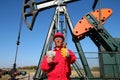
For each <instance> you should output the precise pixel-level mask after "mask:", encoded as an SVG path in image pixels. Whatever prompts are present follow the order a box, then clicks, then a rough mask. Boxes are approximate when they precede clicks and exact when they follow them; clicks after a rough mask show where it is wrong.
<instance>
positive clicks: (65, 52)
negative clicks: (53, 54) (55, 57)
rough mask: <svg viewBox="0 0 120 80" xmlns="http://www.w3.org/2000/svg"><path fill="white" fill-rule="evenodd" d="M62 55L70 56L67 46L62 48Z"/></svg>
mask: <svg viewBox="0 0 120 80" xmlns="http://www.w3.org/2000/svg"><path fill="white" fill-rule="evenodd" d="M61 55H62V56H63V57H68V55H69V53H68V50H67V48H62V49H61Z"/></svg>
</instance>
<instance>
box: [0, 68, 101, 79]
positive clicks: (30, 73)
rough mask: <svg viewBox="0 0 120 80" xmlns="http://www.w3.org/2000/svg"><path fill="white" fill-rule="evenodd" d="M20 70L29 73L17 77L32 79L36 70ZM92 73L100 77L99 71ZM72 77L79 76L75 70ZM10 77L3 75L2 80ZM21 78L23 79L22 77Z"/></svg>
mask: <svg viewBox="0 0 120 80" xmlns="http://www.w3.org/2000/svg"><path fill="white" fill-rule="evenodd" d="M19 71H26V72H27V74H26V76H21V75H20V76H17V78H19V80H32V77H33V76H34V74H35V70H34V69H33V70H32V69H31V70H30V69H29V70H27V69H19ZM81 72H82V74H84V71H83V70H81ZM92 74H93V75H94V77H99V71H92ZM71 77H78V75H77V73H76V71H75V70H72V74H71ZM9 78H10V76H9V75H3V76H2V78H0V80H8V79H9ZM20 78H21V79H20Z"/></svg>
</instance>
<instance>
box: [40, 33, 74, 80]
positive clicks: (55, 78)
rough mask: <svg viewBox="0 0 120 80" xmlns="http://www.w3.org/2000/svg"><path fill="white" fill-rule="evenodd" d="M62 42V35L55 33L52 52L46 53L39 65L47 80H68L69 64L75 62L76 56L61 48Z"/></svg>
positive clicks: (69, 73) (63, 47) (63, 38)
mask: <svg viewBox="0 0 120 80" xmlns="http://www.w3.org/2000/svg"><path fill="white" fill-rule="evenodd" d="M64 40H65V37H64V35H63V34H62V33H60V32H57V33H56V34H55V35H54V36H53V41H54V43H55V47H54V50H51V51H48V52H47V53H46V56H45V57H44V58H43V60H42V62H41V64H40V69H41V70H42V71H44V72H46V73H47V78H48V79H47V80H70V75H71V68H70V64H73V63H74V62H75V61H76V56H75V54H74V53H73V52H72V51H71V50H69V49H67V48H66V47H65V46H63V45H64Z"/></svg>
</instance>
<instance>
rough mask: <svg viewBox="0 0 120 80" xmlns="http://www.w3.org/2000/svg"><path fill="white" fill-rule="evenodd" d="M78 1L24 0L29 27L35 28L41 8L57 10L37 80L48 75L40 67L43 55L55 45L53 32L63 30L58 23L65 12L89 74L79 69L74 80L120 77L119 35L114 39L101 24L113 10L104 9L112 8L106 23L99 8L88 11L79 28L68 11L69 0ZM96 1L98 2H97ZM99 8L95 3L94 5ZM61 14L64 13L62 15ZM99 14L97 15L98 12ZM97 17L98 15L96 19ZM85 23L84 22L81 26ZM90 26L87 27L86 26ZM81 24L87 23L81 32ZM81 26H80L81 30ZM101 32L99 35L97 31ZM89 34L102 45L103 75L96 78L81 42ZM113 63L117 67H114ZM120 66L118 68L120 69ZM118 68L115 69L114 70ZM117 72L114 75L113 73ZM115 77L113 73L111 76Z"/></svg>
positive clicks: (35, 76) (25, 18)
mask: <svg viewBox="0 0 120 80" xmlns="http://www.w3.org/2000/svg"><path fill="white" fill-rule="evenodd" d="M75 1H79V0H47V1H42V2H38V3H36V2H35V1H34V0H24V4H23V18H24V21H25V23H26V25H27V27H28V28H29V29H30V30H32V29H33V25H34V22H35V18H36V16H37V14H38V12H39V11H43V10H46V9H49V8H52V7H55V8H56V9H55V13H54V16H53V20H52V22H51V25H50V27H49V31H48V34H47V36H46V40H45V43H44V46H43V49H42V52H41V56H40V60H39V63H38V68H37V70H36V73H35V75H34V77H33V79H34V80H43V79H44V72H42V71H41V70H40V69H39V65H40V63H41V60H42V59H43V57H44V56H45V54H46V51H48V50H50V49H51V46H52V43H53V41H52V36H53V35H54V34H55V32H57V30H59V25H58V26H56V23H59V16H64V17H65V19H66V21H67V24H68V27H69V30H70V32H71V35H72V38H73V42H74V44H75V46H76V49H77V51H78V55H79V58H80V59H81V62H82V65H83V68H84V71H85V76H86V77H85V76H84V77H83V75H82V74H81V71H79V70H78V72H77V73H78V75H79V74H80V76H79V78H78V79H77V78H75V79H74V80H80V79H84V80H88V79H90V80H96V79H97V80H98V79H99V80H105V79H112V80H113V79H119V77H120V75H119V74H120V72H119V71H120V70H119V68H120V67H119V65H120V63H119V58H116V57H117V56H118V57H120V55H119V51H120V45H119V43H118V41H116V40H115V39H113V38H112V37H111V36H110V34H109V33H108V32H107V31H106V30H105V29H104V28H103V27H101V26H102V25H103V24H104V21H105V20H106V19H107V18H108V17H109V16H110V15H111V10H110V9H109V10H108V9H105V10H102V11H103V12H102V13H103V14H104V11H108V12H107V13H108V14H107V16H104V17H103V19H102V21H103V22H102V25H101V24H100V23H99V19H100V17H99V16H98V12H99V10H96V11H95V12H96V13H95V12H91V13H88V14H87V15H85V16H84V17H83V19H82V21H83V25H84V26H83V25H82V24H81V21H79V22H78V23H77V25H76V26H75V29H73V25H72V22H71V19H70V16H69V14H68V11H67V9H66V5H67V3H71V2H75ZM95 5H96V3H95ZM94 8H95V6H94ZM27 9H29V11H27ZM58 14H60V15H58ZM96 14H97V16H96ZM29 17H31V22H28V20H27V19H28V18H29ZM96 17H97V19H96ZM81 25H82V26H81ZM86 26H87V27H86ZM81 27H83V28H82V29H83V31H82V32H81ZM77 29H78V30H77ZM96 34H97V35H96ZM85 36H90V38H91V39H92V40H93V42H94V43H95V44H96V45H97V47H98V49H99V58H100V67H102V68H101V69H102V70H101V77H99V78H94V77H93V75H92V73H91V71H90V68H89V65H88V62H87V60H86V57H85V55H84V52H83V50H82V47H81V44H80V43H79V40H81V39H83V38H84V37H85ZM104 50H106V51H107V52H106V53H107V56H106V54H103V51H104ZM110 51H112V53H114V52H117V53H116V54H113V55H112V54H111V53H110ZM101 52H102V54H101ZM105 58H109V59H110V60H112V62H114V63H113V64H112V63H111V64H109V62H107V61H106V60H105ZM107 63H108V64H107ZM107 65H110V66H109V69H111V70H112V71H109V72H110V73H111V74H110V75H109V72H108V71H107ZM74 66H77V63H75V65H74ZM112 67H113V68H112ZM117 69H118V71H117ZM114 70H115V71H114ZM113 73H114V75H113ZM111 75H112V77H109V76H111Z"/></svg>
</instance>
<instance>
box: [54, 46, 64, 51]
mask: <svg viewBox="0 0 120 80" xmlns="http://www.w3.org/2000/svg"><path fill="white" fill-rule="evenodd" d="M61 48H63V46H61V47H60V48H59V50H61ZM54 51H57V49H56V47H54Z"/></svg>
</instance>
